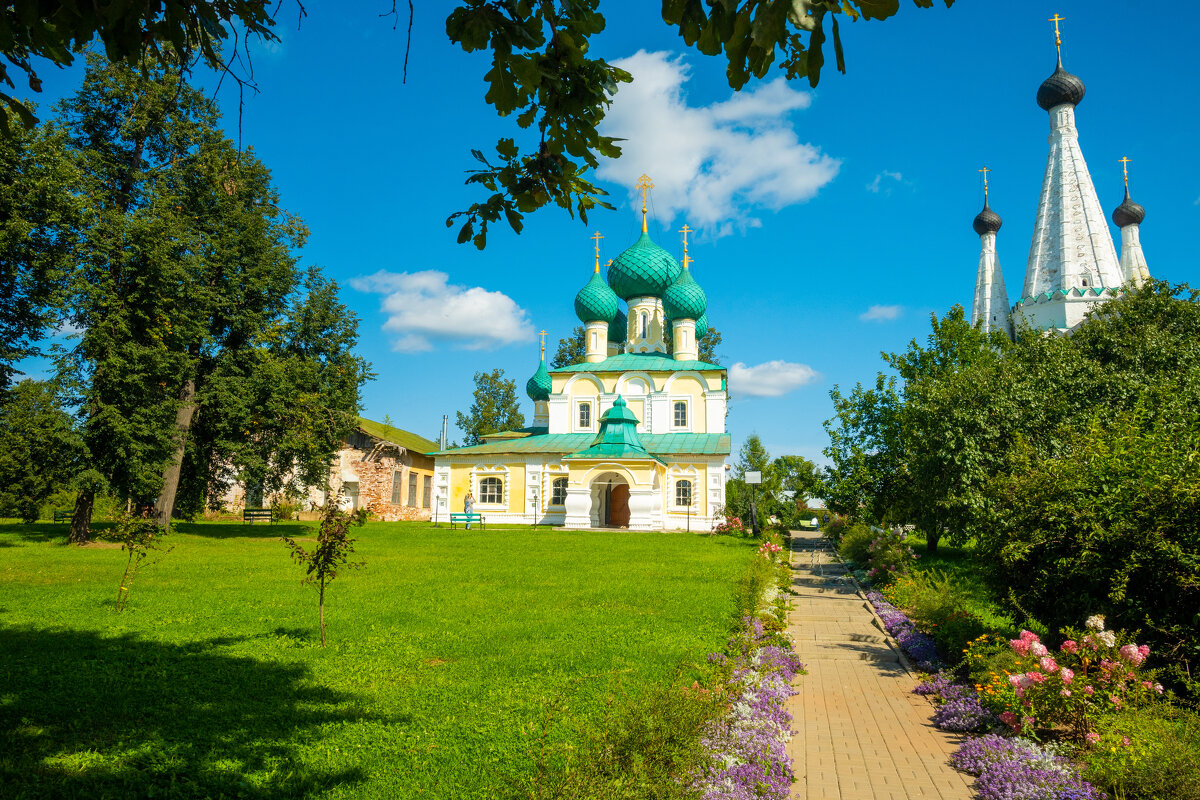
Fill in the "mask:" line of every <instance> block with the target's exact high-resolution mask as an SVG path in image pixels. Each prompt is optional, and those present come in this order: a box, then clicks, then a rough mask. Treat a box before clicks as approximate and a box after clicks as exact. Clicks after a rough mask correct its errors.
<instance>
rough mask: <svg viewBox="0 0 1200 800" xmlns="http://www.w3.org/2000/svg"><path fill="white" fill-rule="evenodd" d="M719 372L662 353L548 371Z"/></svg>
mask: <svg viewBox="0 0 1200 800" xmlns="http://www.w3.org/2000/svg"><path fill="white" fill-rule="evenodd" d="M714 369H716V370H721V371H722V372H724V371H725V368H724V367H722V366H721V365H720V364H709V363H708V362H707V361H676V360H675V359H673V358H671V357H670V356H668V355H666V354H664V353H621V354H620V355H616V356H609V357H608V358H606V359H604V360H603V361H597V362H596V363H594V364H588V363H587V362H584V363H582V364H572V365H571V366H569V367H559V368H558V369H552V370H550V373H551V374H552V375H556V374H561V373H564V372H635V371H643V372H682V371H684V370H714Z"/></svg>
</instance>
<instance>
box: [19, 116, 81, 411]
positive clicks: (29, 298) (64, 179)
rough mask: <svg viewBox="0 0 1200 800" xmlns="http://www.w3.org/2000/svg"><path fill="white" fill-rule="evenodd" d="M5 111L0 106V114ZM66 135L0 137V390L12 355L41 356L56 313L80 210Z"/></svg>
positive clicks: (26, 133)
mask: <svg viewBox="0 0 1200 800" xmlns="http://www.w3.org/2000/svg"><path fill="white" fill-rule="evenodd" d="M7 113H8V112H7V111H4V110H3V109H0V118H3V117H4V116H5V115H6V114H7ZM64 140H65V137H64V136H63V134H62V132H61V131H54V130H48V129H46V128H37V129H34V130H25V129H24V128H23V127H22V126H20V125H17V126H15V127H14V128H13V131H12V134H11V135H10V136H7V137H4V136H0V175H3V176H4V180H2V181H0V390H3V389H4V388H5V387H7V386H8V385H9V384H10V383H11V381H12V379H13V375H14V373H15V367H14V364H15V363H16V362H17V361H20V360H21V359H23V358H26V357H28V356H33V355H38V354H39V352H40V351H39V348H38V341H39V340H40V339H42V338H44V335H45V333H46V332H47V330H48V328H49V326H50V325H52V324H53V323H54V321H55V320H56V319H57V318H58V317H59V316H60V314H59V308H58V306H59V304H60V303H61V301H62V290H63V285H64V282H65V280H66V275H67V273H68V271H69V264H70V252H71V245H72V232H73V231H74V230H75V229H76V226H77V220H78V216H79V213H80V211H81V208H82V203H81V202H80V199H79V198H78V197H76V196H75V195H73V194H72V193H71V192H70V191H69V189H70V187H71V186H72V185H73V184H74V182H75V181H74V178H73V173H72V165H71V162H70V161H69V160H67V159H66V158H63V150H64V147H65V141H64Z"/></svg>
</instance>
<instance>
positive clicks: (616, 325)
mask: <svg viewBox="0 0 1200 800" xmlns="http://www.w3.org/2000/svg"><path fill="white" fill-rule="evenodd" d="M628 332H629V317H627V316H625V312H624V311H621V310H620V309H618V310H617V316H615V317H613V321H612V322H610V323H608V340H609V341H610V342H612V343H613V344H625V334H626V333H628Z"/></svg>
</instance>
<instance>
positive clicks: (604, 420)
mask: <svg viewBox="0 0 1200 800" xmlns="http://www.w3.org/2000/svg"><path fill="white" fill-rule="evenodd" d="M637 426H638V418H637V417H636V416H634V414H633V412H632V411H630V410H629V406H628V405H626V404H625V399H624V398H623V397H621V395H617V399H616V402H614V403H613V404H612V408H610V409H608V411H605V412H604V414H603V415H602V416H601V417H600V432H599V433H598V434H596V438H595V439H593V440H592V444H591V445H590V446H589V447H588V448H587V449H585V450H580V451H579V452H578V453H572V454H571V455H569V456H567V458H605V459H607V458H623V459H630V458H636V459H646V460H652V461H658V462H659V463H660V464H661V463H663V462H662V460H661V459H659V458H656V457H654V456H652V455H650V453H648V452H647V451H646V447H645V445H643V444H642V439H641V437H640V436H638V432H637Z"/></svg>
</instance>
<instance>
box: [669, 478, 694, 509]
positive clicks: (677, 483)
mask: <svg viewBox="0 0 1200 800" xmlns="http://www.w3.org/2000/svg"><path fill="white" fill-rule="evenodd" d="M685 483H686V484H687V496H688V501H687V502H686V503H683V502H680V499H679V490H680V489H682V488H683V484H685ZM674 501H675V507H676V508H690V507H691V506H692V505H693V504H694V503H695V502H696V482H695V481H693V480H692V479H691V478H677V479H676V480H675V497H674Z"/></svg>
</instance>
